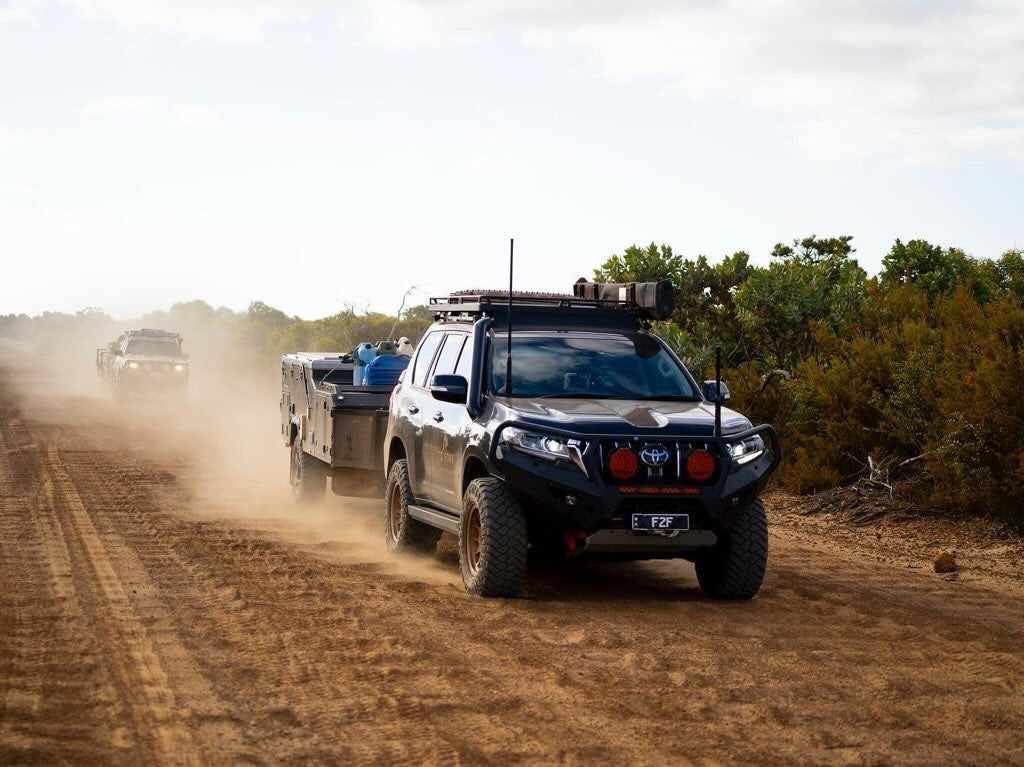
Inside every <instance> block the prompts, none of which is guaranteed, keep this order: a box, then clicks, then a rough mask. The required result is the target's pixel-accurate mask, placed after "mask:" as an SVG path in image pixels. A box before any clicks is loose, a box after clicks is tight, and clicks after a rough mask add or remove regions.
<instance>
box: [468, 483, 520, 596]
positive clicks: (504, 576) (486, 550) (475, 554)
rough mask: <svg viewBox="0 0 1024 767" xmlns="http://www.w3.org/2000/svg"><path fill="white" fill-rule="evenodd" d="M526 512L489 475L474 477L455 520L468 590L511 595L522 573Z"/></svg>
mask: <svg viewBox="0 0 1024 767" xmlns="http://www.w3.org/2000/svg"><path fill="white" fill-rule="evenodd" d="M528 549H529V540H528V538H527V528H526V513H525V512H524V511H523V507H522V505H521V504H520V503H519V501H517V500H516V499H515V497H513V496H512V494H511V493H509V492H508V490H507V489H506V488H505V483H504V482H502V481H501V480H500V479H495V478H494V477H485V478H481V479H474V480H473V481H472V482H470V483H469V487H468V488H467V489H466V495H465V498H464V499H463V504H462V518H461V519H460V520H459V568H460V569H461V570H462V582H463V583H464V584H465V585H466V591H468V592H469V593H470V594H479V595H480V596H484V597H514V596H516V595H517V594H518V593H519V591H520V589H522V587H523V580H524V579H525V578H526V555H527V550H528Z"/></svg>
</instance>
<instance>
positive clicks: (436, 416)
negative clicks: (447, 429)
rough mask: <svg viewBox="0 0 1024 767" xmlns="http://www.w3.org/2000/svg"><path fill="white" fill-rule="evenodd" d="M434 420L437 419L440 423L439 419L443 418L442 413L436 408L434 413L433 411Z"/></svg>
mask: <svg viewBox="0 0 1024 767" xmlns="http://www.w3.org/2000/svg"><path fill="white" fill-rule="evenodd" d="M434 420H435V421H437V422H438V423H441V421H443V420H444V414H442V413H441V411H440V410H438V411H437V412H436V413H434Z"/></svg>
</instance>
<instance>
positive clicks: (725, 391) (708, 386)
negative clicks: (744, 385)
mask: <svg viewBox="0 0 1024 767" xmlns="http://www.w3.org/2000/svg"><path fill="white" fill-rule="evenodd" d="M703 389H704V399H706V400H708V401H709V402H725V401H726V400H727V399H729V387H728V386H726V385H725V381H722V396H721V397H719V396H718V382H717V381H715V380H714V379H712V380H710V381H705V382H704V386H703Z"/></svg>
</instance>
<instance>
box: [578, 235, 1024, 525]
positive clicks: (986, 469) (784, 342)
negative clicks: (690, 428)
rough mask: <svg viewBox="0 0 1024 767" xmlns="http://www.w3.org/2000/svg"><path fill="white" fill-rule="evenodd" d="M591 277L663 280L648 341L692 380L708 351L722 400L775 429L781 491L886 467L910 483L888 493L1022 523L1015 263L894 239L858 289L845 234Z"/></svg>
mask: <svg viewBox="0 0 1024 767" xmlns="http://www.w3.org/2000/svg"><path fill="white" fill-rule="evenodd" d="M595 278H597V279H607V280H615V281H619V280H623V281H625V280H633V279H664V278H668V279H671V280H672V281H673V282H674V283H675V285H676V288H677V294H678V296H679V302H678V308H677V310H676V312H675V316H674V317H673V318H672V320H671V321H668V322H665V323H661V324H660V327H659V328H658V330H659V332H660V333H661V335H662V336H663V337H664V338H666V339H667V340H668V341H669V343H671V344H672V345H673V346H674V347H675V349H676V351H677V352H678V353H679V354H680V355H681V356H682V357H683V358H684V359H685V360H686V362H687V364H688V365H689V366H690V367H691V369H692V370H693V371H694V372H695V373H696V374H698V375H704V376H707V377H710V375H711V371H712V363H713V356H714V350H715V348H716V347H721V349H722V352H723V358H724V364H725V372H724V375H723V377H724V378H725V379H726V381H727V382H728V384H729V386H730V388H731V390H732V394H733V401H732V403H731V404H733V405H735V406H736V407H737V408H738V409H740V410H742V411H744V412H745V413H747V414H749V415H750V416H751V417H752V418H753V419H754V420H755V421H770V422H772V423H774V424H775V425H776V426H777V428H778V429H779V431H780V434H781V436H782V441H783V445H784V448H785V451H786V453H787V455H786V460H785V462H784V464H783V466H782V468H781V469H780V472H779V475H778V476H779V481H780V482H781V483H782V485H783V486H785V487H787V488H789V489H791V490H793V491H796V492H801V493H804V492H810V491H815V490H821V489H825V488H830V487H834V486H835V485H837V484H840V483H843V482H847V481H850V480H852V479H853V478H856V477H858V476H860V475H861V474H862V473H864V472H866V471H868V470H869V467H875V468H877V467H887V468H891V469H892V470H893V472H894V473H896V470H897V469H902V470H903V473H904V474H905V475H912V476H913V477H914V481H913V482H909V483H907V485H906V486H905V487H902V488H901V492H904V493H906V492H910V493H911V494H912V495H913V496H914V497H915V499H916V501H917V502H919V503H920V504H922V505H924V506H928V507H932V508H938V509H956V510H961V511H967V512H971V513H979V514H986V515H995V516H999V517H1001V518H1003V519H1004V520H1005V521H1007V522H1009V523H1010V524H1013V525H1016V526H1020V525H1021V524H1022V523H1024V397H1022V396H1021V388H1020V387H1021V385H1022V382H1024V254H1022V253H1021V251H1019V250H1010V251H1007V252H1006V253H1004V254H1003V255H1002V256H1000V257H999V258H996V259H976V258H972V257H970V256H968V255H967V254H966V253H964V252H963V251H962V250H959V249H957V248H952V247H941V246H938V245H933V244H931V243H929V242H926V241H924V240H911V241H909V242H903V241H901V240H897V241H896V242H895V243H894V244H893V246H892V248H891V249H890V251H889V252H888V254H887V255H886V256H885V258H884V260H883V262H882V270H881V272H880V273H879V274H878V275H877V276H874V277H869V276H868V275H867V274H866V273H865V271H864V270H863V269H862V268H861V267H860V266H859V265H858V263H857V261H856V259H855V258H854V249H853V246H852V237H849V236H842V237H833V238H819V237H815V236H811V237H807V238H804V239H802V240H798V241H794V242H793V243H792V244H789V245H784V244H779V245H776V246H775V248H774V250H773V251H772V253H771V259H770V261H769V263H768V265H767V266H755V265H752V264H751V263H750V257H749V255H748V254H747V253H743V252H739V253H734V254H733V255H731V256H728V257H727V258H724V259H722V260H721V261H720V262H718V263H715V264H711V263H709V262H708V260H707V259H706V258H704V257H703V256H702V257H700V258H697V259H696V260H689V259H684V258H682V257H681V256H679V255H677V254H675V253H673V251H672V248H671V247H669V246H666V245H661V246H658V245H656V244H654V243H652V244H651V245H649V246H647V247H640V246H632V247H630V248H627V249H626V250H625V251H624V252H623V253H621V254H617V255H614V256H612V257H611V258H609V259H608V260H607V261H605V262H604V263H603V264H602V265H601V266H600V267H599V268H598V269H597V270H596V271H595ZM911 467H912V468H911ZM880 481H883V480H880ZM884 481H888V477H886V478H885V480H884ZM893 481H894V482H895V480H893Z"/></svg>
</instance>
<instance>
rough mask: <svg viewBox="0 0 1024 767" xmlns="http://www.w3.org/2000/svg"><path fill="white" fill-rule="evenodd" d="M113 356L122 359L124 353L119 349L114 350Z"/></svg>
mask: <svg viewBox="0 0 1024 767" xmlns="http://www.w3.org/2000/svg"><path fill="white" fill-rule="evenodd" d="M114 356H115V357H123V356H124V353H123V352H122V351H121V350H120V349H114Z"/></svg>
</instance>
